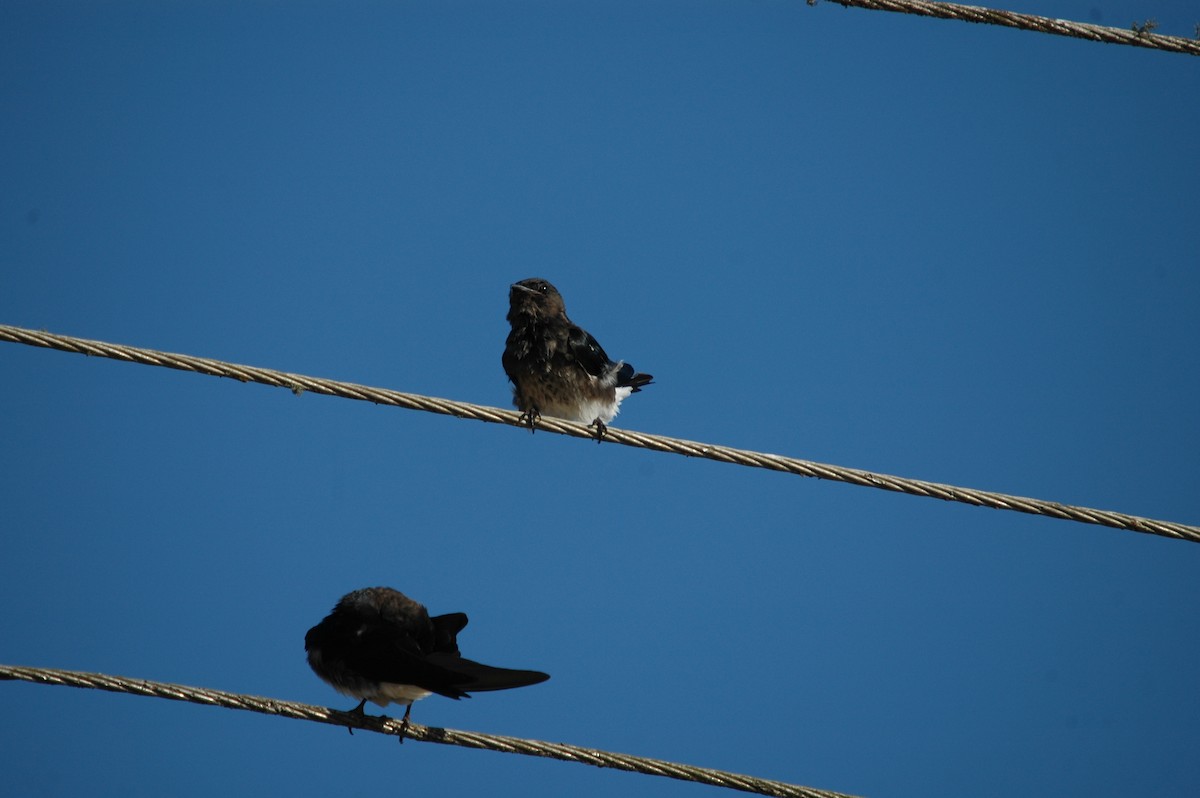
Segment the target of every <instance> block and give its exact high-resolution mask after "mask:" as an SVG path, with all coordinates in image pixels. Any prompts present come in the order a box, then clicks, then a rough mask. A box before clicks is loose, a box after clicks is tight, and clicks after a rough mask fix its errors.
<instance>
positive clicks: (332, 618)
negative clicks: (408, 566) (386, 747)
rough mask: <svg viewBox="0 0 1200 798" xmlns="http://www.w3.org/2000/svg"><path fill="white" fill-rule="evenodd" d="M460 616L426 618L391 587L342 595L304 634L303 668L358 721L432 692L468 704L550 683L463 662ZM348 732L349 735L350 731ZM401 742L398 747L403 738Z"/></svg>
mask: <svg viewBox="0 0 1200 798" xmlns="http://www.w3.org/2000/svg"><path fill="white" fill-rule="evenodd" d="M466 625H467V616H466V615H465V614H463V613H461V612H455V613H450V614H448V615H437V616H433V617H430V615H429V612H428V611H427V610H426V609H425V607H424V605H422V604H420V603H418V602H416V601H413V600H412V599H410V598H409V597H408V596H406V595H404V594H403V593H401V592H400V591H398V590H393V589H392V588H390V587H368V588H363V589H361V590H355V591H353V592H352V593H347V594H346V595H345V596H343V597H342V598H341V600H340V601H338V603H337V606H335V607H334V608H333V611H332V612H330V613H329V615H328V616H326V617H325V619H324V620H322V621H321V622H320V623H319V624H317V625H316V626H314V627H313V628H311V629H309V630H308V634H306V635H305V636H304V650H305V651H307V652H308V664H309V666H310V667H311V668H312V669H313V672H315V673H316V674H317V676H319V677H321V678H322V679H324V680H325V681H326V682H328V683H329V684H330V685H331V686H332V687H333V688H334V689H335V690H337V691H338V692H339V693H342V694H343V695H348V696H350V697H352V698H357V699H360V701H359V704H358V706H357V707H355V708H354V709H352V710H350V712H352V713H355V714H358V715H362V714H365V713H364V711H363V708H364V707H365V706H366V703H367V702H368V701H370V702H371V703H373V704H378V705H379V706H381V707H386V706H387V705H388V704H399V705H402V706H404V707H406V708H405V710H404V718H403V720H402V723H403V724H404V726H407V725H408V718H409V715H410V714H411V713H412V705H413V702H414V701H419V700H420V699H422V698H426V697H428V696H430V695H432V694H434V693H437V694H438V695H442V696H446V697H447V698H454V699H459V698H470V693H472V692H483V691H487V690H508V689H511V688H514V687H526V686H528V685H531V684H537V683H538V682H544V681H546V680H547V679H549V678H550V676H549V675H548V674H545V673H542V672H540V671H526V670H513V669H510V668H494V667H492V666H490V665H484V664H482V663H479V662H475V661H473V660H469V659H466V658H465V657H463V656H462V655H461V654H460V653H459V650H458V633H459V632H461V631H462V630H463V627H465V626H466ZM351 733H353V731H352V732H351ZM400 741H401V742H403V741H404V736H403V734H402V735H401V737H400Z"/></svg>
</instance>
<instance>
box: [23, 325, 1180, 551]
mask: <svg viewBox="0 0 1200 798" xmlns="http://www.w3.org/2000/svg"><path fill="white" fill-rule="evenodd" d="M0 341H9V342H12V343H20V344H27V345H29V346H40V347H46V348H48V349H58V350H61V351H64V352H75V353H78V354H84V355H94V356H97V357H107V358H112V359H114V360H125V361H128V362H131V363H141V364H143V365H148V366H163V367H166V368H172V369H179V370H181V371H192V372H196V373H199V374H208V375H210V376H214V377H231V378H233V379H236V380H240V381H242V382H256V383H260V384H262V385H271V386H275V387H281V388H287V389H289V390H291V391H293V392H294V393H296V394H300V393H303V392H305V391H310V392H312V393H319V394H325V395H327V396H340V397H342V398H345V399H358V400H362V401H368V402H374V403H376V404H383V405H392V406H395V407H404V408H407V409H409V410H424V411H426V412H429V413H440V414H443V415H449V416H455V417H457V418H471V419H475V420H477V421H487V422H493V423H497V424H508V425H510V426H514V427H524V426H525V422H524V421H522V420H521V417H520V415H518V414H517V413H516V412H514V411H512V410H501V409H500V408H498V407H487V406H485V405H475V404H470V403H467V402H457V401H454V400H452V399H439V398H437V397H432V396H422V395H420V394H413V393H403V392H400V391H392V390H388V389H386V388H372V387H369V386H366V385H357V384H355V383H349V382H339V381H337V380H330V379H325V378H322V377H309V376H306V375H303V374H293V373H290V372H285V371H276V370H274V369H265V368H258V367H255V366H244V365H238V364H236V363H226V362H224V361H220V360H213V359H210V358H202V357H194V356H192V355H180V354H173V353H170V352H159V351H155V350H153V349H142V348H139V347H134V346H125V345H122V344H110V343H105V342H103V341H90V340H87V339H85V338H74V337H71V336H67V335H55V334H53V333H47V332H39V331H37V330H28V329H25V328H23V327H13V326H10V325H6V324H0ZM537 428H538V429H542V430H547V431H549V432H556V433H559V434H560V435H571V436H574V437H576V438H587V439H589V440H594V436H595V432H594V430H593V429H592V428H590V427H587V426H585V425H583V424H576V423H574V422H571V421H563V420H561V419H556V418H548V417H543V418H542V419H540V420H539V421H538V422H537ZM604 440H605V441H606V442H612V443H619V444H623V445H625V446H633V447H635V448H640V449H651V450H654V451H658V452H670V453H672V454H681V455H683V456H685V457H700V458H704V459H707V460H715V461H717V462H719V463H732V464H734V465H741V466H749V467H753V468H766V469H769V470H771V471H782V472H784V473H788V474H795V475H797V476H802V477H816V478H818V479H828V480H832V481H834V482H845V483H848V484H851V485H859V486H862V487H869V488H881V489H883V490H890V491H894V492H896V493H906V494H908V495H910V496H925V497H928V498H933V499H942V500H944V501H954V502H962V503H964V504H971V505H975V506H977V507H990V508H992V509H994V510H1015V511H1016V512H1021V513H1029V514H1031V515H1042V516H1046V517H1049V518H1061V519H1064V520H1068V521H1078V522H1080V523H1085V524H1096V525H1098V526H1107V527H1113V528H1115V529H1126V530H1130V531H1132V532H1142V533H1145V534H1148V535H1159V536H1161V537H1168V538H1176V539H1179V540H1188V541H1191V542H1193V543H1200V527H1194V526H1188V525H1186V524H1179V523H1175V522H1173V521H1158V520H1154V519H1151V518H1143V517H1141V516H1136V515H1127V514H1125V513H1117V512H1112V511H1109V510H1095V509H1092V508H1089V507H1078V506H1075V505H1070V504H1061V503H1059V502H1051V501H1045V500H1042V499H1031V498H1028V497H1024V496H1012V495H1009V494H1005V493H995V492H992V491H984V490H976V489H974V488H961V487H956V486H954V485H946V484H942V483H939V482H926V481H924V480H917V479H908V478H906V477H897V476H892V475H889V474H879V473H876V472H872V471H863V470H861V469H857V468H846V467H844V466H837V465H829V464H826V463H817V462H813V461H811V460H800V459H797V458H793V457H784V456H783V455H778V454H766V453H763V452H753V451H748V450H745V449H734V448H731V447H728V446H717V445H715V444H710V443H699V442H697V441H689V440H683V439H680V438H668V437H666V436H663V435H652V434H649V433H644V432H632V431H629V430H622V429H617V428H614V427H609V428H608V431H607V432H606V433H605V436H604Z"/></svg>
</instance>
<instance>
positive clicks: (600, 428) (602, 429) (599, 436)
mask: <svg viewBox="0 0 1200 798" xmlns="http://www.w3.org/2000/svg"><path fill="white" fill-rule="evenodd" d="M588 426H589V427H595V428H596V443H600V442H601V441H603V440H604V433H606V432H608V427H607V426H606V425H605V423H604V422H603V421H601V420H600V419H599V418H597V419H596V420H595V421H593V422H592V423H591V424H588Z"/></svg>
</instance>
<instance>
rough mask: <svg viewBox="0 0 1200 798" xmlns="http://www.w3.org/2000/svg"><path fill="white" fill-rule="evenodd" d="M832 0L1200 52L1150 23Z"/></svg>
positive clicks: (917, 0)
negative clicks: (1116, 24) (1113, 24)
mask: <svg viewBox="0 0 1200 798" xmlns="http://www.w3.org/2000/svg"><path fill="white" fill-rule="evenodd" d="M830 2H833V3H837V4H838V5H840V6H846V7H854V8H864V9H867V10H870V11H893V12H896V13H900V14H916V15H918V16H922V17H936V18H937V19H957V20H960V21H963V22H977V23H981V24H985V25H1002V26H1004V27H1006V28H1018V29H1020V30H1028V31H1036V32H1038V33H1049V34H1053V35H1055V36H1069V37H1072V38H1075V39H1087V40H1089V41H1093V42H1103V43H1105V44H1126V45H1130V46H1132V47H1148V48H1151V49H1154V50H1165V51H1167V52H1171V53H1182V54H1184V55H1200V40H1197V39H1186V38H1184V37H1182V36H1164V35H1162V34H1159V33H1151V32H1150V30H1149V29H1148V26H1147V25H1143V26H1140V27H1134V28H1130V29H1124V28H1110V27H1106V26H1104V25H1093V24H1090V23H1087V22H1073V21H1071V20H1066V19H1051V18H1050V17H1040V16H1037V15H1036V14H1020V13H1017V12H1015V11H1004V10H1003V9H996V8H985V7H983V6H969V5H962V4H960V3H941V2H930V1H929V0H830ZM808 4H809V5H816V0H808Z"/></svg>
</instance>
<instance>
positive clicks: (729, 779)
mask: <svg viewBox="0 0 1200 798" xmlns="http://www.w3.org/2000/svg"><path fill="white" fill-rule="evenodd" d="M0 679H8V680H22V681H27V682H33V683H35V684H48V685H59V686H63V687H79V688H87V689H94V690H108V691H109V692H113V693H129V694H131V695H141V696H150V697H153V698H166V699H170V700H172V701H187V702H190V703H193V704H206V705H208V706H216V707H223V708H225V709H240V710H245V711H248V712H260V713H262V714H264V715H278V716H279V717H283V718H291V719H293V720H307V721H313V722H317V723H328V724H331V725H333V726H346V727H348V728H354V729H363V730H365V731H371V732H378V733H379V734H393V735H396V736H398V737H401V738H402V739H404V738H407V739H412V740H416V741H418V742H423V743H440V744H442V745H457V746H461V747H463V748H478V749H483V750H487V751H500V752H502V753H506V754H523V755H525V756H539V757H545V758H548V759H559V760H562V761H563V762H578V763H580V764H583V765H592V766H593V767H599V768H614V769H616V770H626V771H629V772H631V773H641V774H643V775H648V776H664V777H666V778H670V779H678V780H680V781H693V782H697V783H699V784H709V785H712V786H714V787H725V788H728V789H731V790H741V791H742V792H751V793H757V794H758V795H773V796H780V798H853V796H849V795H846V794H845V793H840V792H831V791H829V790H818V789H815V788H812V787H801V786H799V785H796V784H787V783H784V782H782V781H771V780H769V779H760V778H755V777H754V776H743V775H741V774H738V773H729V772H727V771H724V770H713V769H711V768H701V767H694V766H692V765H681V764H678V763H676V762H666V761H664V760H661V759H647V758H645V757H640V756H632V755H629V754H615V753H612V752H609V751H600V750H597V749H595V748H583V747H581V746H577V745H568V744H566V743H548V742H542V741H541V740H526V739H523V738H520V737H503V736H500V735H495V734H483V733H481V732H472V731H458V730H456V729H441V728H438V727H436V726H422V725H420V724H417V723H411V722H410V723H409V724H408V725H407V726H405V725H404V724H402V723H401V722H400V721H398V720H395V719H393V718H389V717H387V716H375V715H360V714H357V713H350V712H340V711H338V710H336V709H328V708H326V707H318V706H313V705H312V704H300V703H296V702H294V701H281V700H279V699H276V698H263V697H261V696H252V695H242V694H239V693H228V692H225V691H224V690H212V689H208V688H203V687H189V686H187V685H182V684H170V683H167V682H153V681H149V680H147V679H130V678H126V677H123V676H110V675H107V674H103V673H84V672H81V671H66V670H58V669H55V668H34V667H25V666H21V665H0Z"/></svg>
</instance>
